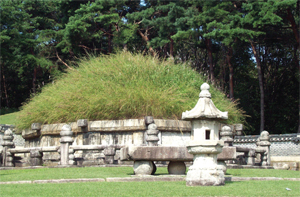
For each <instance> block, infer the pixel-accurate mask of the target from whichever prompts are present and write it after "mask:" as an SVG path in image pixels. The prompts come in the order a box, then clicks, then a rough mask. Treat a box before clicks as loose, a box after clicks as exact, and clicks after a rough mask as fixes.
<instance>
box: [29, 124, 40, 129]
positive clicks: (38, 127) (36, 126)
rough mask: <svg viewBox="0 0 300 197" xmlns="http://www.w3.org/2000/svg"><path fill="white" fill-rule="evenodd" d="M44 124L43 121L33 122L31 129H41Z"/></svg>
mask: <svg viewBox="0 0 300 197" xmlns="http://www.w3.org/2000/svg"><path fill="white" fill-rule="evenodd" d="M41 128H42V124H41V123H32V124H31V129H32V130H41Z"/></svg>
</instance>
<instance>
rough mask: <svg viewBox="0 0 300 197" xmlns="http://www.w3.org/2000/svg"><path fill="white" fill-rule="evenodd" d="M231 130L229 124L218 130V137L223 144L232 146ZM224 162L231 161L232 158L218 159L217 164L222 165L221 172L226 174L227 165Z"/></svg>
mask: <svg viewBox="0 0 300 197" xmlns="http://www.w3.org/2000/svg"><path fill="white" fill-rule="evenodd" d="M232 135H233V132H232V129H231V128H230V127H229V126H223V127H222V129H221V132H220V137H221V139H220V140H222V141H224V146H232V143H233V138H232ZM226 163H229V164H230V163H233V161H232V160H226V161H224V160H219V161H218V165H221V166H223V172H224V174H226V171H227V165H226Z"/></svg>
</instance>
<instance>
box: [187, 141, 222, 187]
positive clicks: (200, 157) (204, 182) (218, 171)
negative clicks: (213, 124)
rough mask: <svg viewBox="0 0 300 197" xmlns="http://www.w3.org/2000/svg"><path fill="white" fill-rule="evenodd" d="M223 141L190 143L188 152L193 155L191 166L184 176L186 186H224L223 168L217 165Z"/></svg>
mask: <svg viewBox="0 0 300 197" xmlns="http://www.w3.org/2000/svg"><path fill="white" fill-rule="evenodd" d="M223 145H224V142H223V141H220V140H209V141H208V140H205V141H191V142H190V143H189V144H188V145H187V149H188V152H189V153H191V154H193V155H194V162H193V165H192V166H191V167H190V168H189V171H188V173H187V176H186V185H187V186H217V185H224V184H225V177H224V172H223V166H222V165H218V164H217V154H218V153H220V152H222V147H223Z"/></svg>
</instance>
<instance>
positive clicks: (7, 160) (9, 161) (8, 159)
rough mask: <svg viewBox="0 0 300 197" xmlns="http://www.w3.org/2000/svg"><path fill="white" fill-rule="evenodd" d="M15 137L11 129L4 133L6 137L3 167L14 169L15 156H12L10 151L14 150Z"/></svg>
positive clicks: (4, 138) (4, 140)
mask: <svg viewBox="0 0 300 197" xmlns="http://www.w3.org/2000/svg"><path fill="white" fill-rule="evenodd" d="M13 139H14V136H13V132H12V130H11V129H7V130H6V131H5V132H4V136H3V144H2V146H3V158H2V159H3V161H2V163H3V166H4V167H14V163H13V160H14V154H12V153H11V152H10V151H9V149H10V148H14V147H15V145H14V142H13Z"/></svg>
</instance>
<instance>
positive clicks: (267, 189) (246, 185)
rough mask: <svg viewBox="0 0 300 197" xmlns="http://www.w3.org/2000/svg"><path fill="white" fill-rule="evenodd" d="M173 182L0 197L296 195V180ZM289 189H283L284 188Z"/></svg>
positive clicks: (299, 188)
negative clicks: (199, 184) (192, 184)
mask: <svg viewBox="0 0 300 197" xmlns="http://www.w3.org/2000/svg"><path fill="white" fill-rule="evenodd" d="M185 184H186V183H185V181H176V182H86V183H61V184H59V185H58V184H52V183H48V184H17V185H0V189H1V196H2V197H4V196H22V197H23V196H110V197H115V196H124V197H125V196H129V197H135V196H137V197H140V196H155V197H157V196H272V197H273V196H300V184H299V181H241V182H226V184H225V186H216V187H187V186H186V185H185ZM287 187H288V188H290V189H291V191H287V190H286V188H287Z"/></svg>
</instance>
